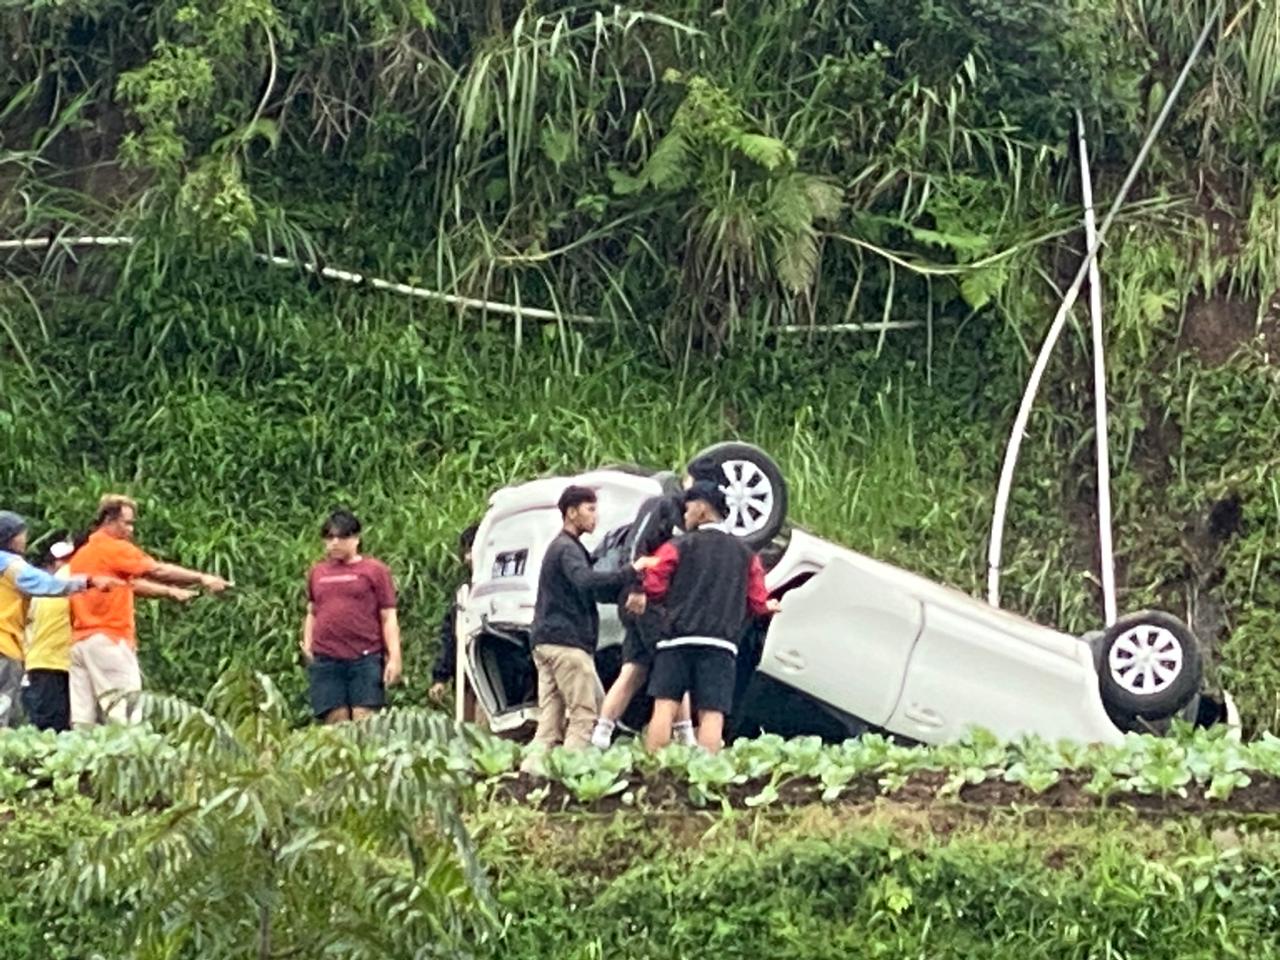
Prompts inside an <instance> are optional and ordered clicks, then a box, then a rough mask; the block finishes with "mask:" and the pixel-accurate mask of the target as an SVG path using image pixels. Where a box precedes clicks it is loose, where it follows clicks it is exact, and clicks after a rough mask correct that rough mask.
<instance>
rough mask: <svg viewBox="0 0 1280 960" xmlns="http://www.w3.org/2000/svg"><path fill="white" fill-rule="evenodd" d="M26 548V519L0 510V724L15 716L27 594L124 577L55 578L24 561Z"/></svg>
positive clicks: (100, 586) (59, 593) (63, 591)
mask: <svg viewBox="0 0 1280 960" xmlns="http://www.w3.org/2000/svg"><path fill="white" fill-rule="evenodd" d="M26 549H27V521H26V520H24V519H22V517H20V516H18V515H17V514H16V513H11V512H9V511H8V510H0V727H11V726H13V725H14V723H15V722H16V721H17V718H18V713H19V711H18V696H19V692H20V691H21V688H22V678H23V662H22V661H23V655H22V640H23V637H24V635H25V634H26V626H27V601H28V598H30V597H40V596H45V597H66V596H69V595H71V594H73V593H81V592H83V591H85V590H88V589H89V588H90V587H92V588H94V589H97V590H109V589H111V588H112V587H123V586H124V581H122V580H119V579H117V578H115V577H105V576H81V577H69V578H67V579H65V580H59V579H58V578H57V577H55V576H53V574H51V573H47V572H46V571H44V570H41V569H40V568H39V567H35V566H32V565H31V564H29V563H27V561H26V560H25V559H23V553H24V552H25V551H26Z"/></svg>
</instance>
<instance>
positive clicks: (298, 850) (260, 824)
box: [47, 669, 495, 960]
mask: <svg viewBox="0 0 1280 960" xmlns="http://www.w3.org/2000/svg"><path fill="white" fill-rule="evenodd" d="M142 699H143V709H144V711H145V712H146V715H147V716H148V718H149V719H150V720H151V722H152V723H153V725H154V726H155V727H156V728H157V729H158V730H160V731H163V732H164V733H165V734H166V737H167V740H168V742H169V743H170V744H171V745H172V747H173V748H174V749H172V750H165V751H163V752H161V753H156V754H150V755H148V754H142V753H134V754H131V755H121V756H118V757H113V758H108V760H107V761H106V762H104V763H103V764H102V765H101V766H100V767H99V770H98V775H97V777H96V778H95V783H96V787H97V789H98V790H99V792H100V794H101V796H100V799H102V800H103V801H109V802H114V803H118V804H123V805H124V806H125V807H127V808H130V809H134V810H136V809H139V808H140V807H141V806H143V805H150V806H156V805H158V806H159V807H160V808H161V812H159V813H155V814H150V815H145V816H134V817H131V818H128V819H126V820H124V821H123V822H122V824H121V827H120V829H118V830H116V831H115V832H114V833H112V834H110V835H109V836H106V837H103V838H100V839H95V840H91V841H86V842H82V843H79V844H76V845H74V846H73V847H72V848H71V850H70V851H69V854H68V856H67V858H66V860H65V861H63V862H61V863H58V864H55V865H54V866H53V867H51V868H50V876H49V877H48V883H47V890H48V894H49V896H50V897H51V898H53V899H54V900H55V901H56V902H57V903H58V904H59V905H61V906H64V907H67V908H70V909H72V910H75V909H78V908H80V907H82V906H83V905H85V904H88V903H93V902H97V903H106V904H109V905H117V906H119V907H121V908H123V909H124V910H125V911H126V915H127V918H128V922H129V924H130V940H131V942H132V950H133V955H134V956H136V957H139V958H153V957H154V958H159V957H175V956H199V957H201V958H210V960H212V958H227V960H231V958H241V957H244V958H249V957H255V958H261V960H266V958H269V957H319V956H328V955H334V956H342V957H349V958H364V957H368V958H374V957H379V958H381V957H427V956H435V955H437V954H447V955H450V956H456V955H457V953H458V950H459V946H460V944H462V943H463V942H464V941H474V940H475V939H476V938H478V937H484V936H485V935H486V934H487V933H488V932H489V931H490V930H491V929H492V924H493V921H494V916H495V915H494V911H493V907H492V904H491V900H490V897H489V894H488V892H487V888H486V884H485V880H484V876H483V874H482V872H481V870H480V868H479V866H478V865H477V863H476V860H475V857H474V854H473V850H472V847H471V843H470V840H469V838H468V836H467V833H466V830H465V829H464V826H463V823H462V820H461V817H460V813H459V809H458V806H457V788H458V787H459V786H460V785H461V784H460V780H459V776H460V775H459V774H456V773H454V772H453V771H452V770H451V764H450V740H451V739H452V738H451V734H452V727H451V725H450V724H448V723H447V722H445V721H443V720H442V719H441V718H439V717H429V716H426V715H421V716H411V715H410V716H406V715H396V714H392V715H388V716H385V717H381V718H378V719H377V720H374V721H372V722H370V723H367V724H359V725H355V726H350V725H349V726H345V727H342V728H333V727H307V728H304V729H290V728H289V723H288V718H287V711H286V709H285V704H284V702H283V699H282V698H281V696H280V695H279V693H278V692H277V690H276V688H275V686H274V684H272V682H271V681H270V680H269V679H268V678H267V677H265V676H264V675H262V674H259V673H256V672H251V671H249V670H242V669H236V670H232V671H230V672H228V673H227V674H225V675H224V676H223V677H222V679H221V680H220V681H219V682H218V683H217V685H216V686H215V687H214V688H213V689H212V690H211V691H210V693H209V696H208V698H207V700H206V703H205V705H204V707H196V706H192V705H189V704H187V703H184V702H182V701H179V700H176V699H171V698H166V697H152V696H146V695H144V696H143V698H142ZM455 766H456V765H455Z"/></svg>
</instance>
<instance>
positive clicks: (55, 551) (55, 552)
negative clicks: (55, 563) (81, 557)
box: [49, 540, 76, 560]
mask: <svg viewBox="0 0 1280 960" xmlns="http://www.w3.org/2000/svg"><path fill="white" fill-rule="evenodd" d="M75 552H76V547H75V544H73V543H72V542H71V541H70V540H59V541H58V542H57V543H55V544H53V546H51V547H49V555H50V556H51V557H53V559H55V560H65V559H66V558H67V557H69V556H71V555H72V554H73V553H75Z"/></svg>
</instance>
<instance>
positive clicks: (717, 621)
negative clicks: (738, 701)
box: [644, 482, 778, 753]
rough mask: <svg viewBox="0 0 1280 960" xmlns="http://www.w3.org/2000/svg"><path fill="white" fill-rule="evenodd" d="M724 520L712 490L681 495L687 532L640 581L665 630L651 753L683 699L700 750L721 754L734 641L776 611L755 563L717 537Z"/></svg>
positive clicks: (741, 547) (730, 539) (721, 501)
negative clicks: (689, 706)
mask: <svg viewBox="0 0 1280 960" xmlns="http://www.w3.org/2000/svg"><path fill="white" fill-rule="evenodd" d="M727 513H728V506H727V504H726V503H725V496H724V493H723V492H722V491H721V490H720V488H719V487H717V486H716V485H715V484H712V483H705V482H697V483H694V484H693V486H691V487H690V488H689V490H688V492H687V493H686V494H685V508H684V524H685V529H686V530H687V531H689V532H688V533H686V534H685V535H684V536H683V537H680V538H678V539H676V540H672V541H670V542H669V543H666V544H663V545H662V546H661V547H659V548H658V550H657V551H656V553H655V554H654V557H653V560H654V563H653V564H652V565H651V566H650V567H649V568H648V569H647V571H646V572H645V575H644V592H645V596H646V597H647V599H648V601H649V602H651V603H663V604H665V605H666V609H667V616H668V620H669V623H670V625H669V627H668V630H667V635H666V636H665V637H664V638H663V639H661V640H659V641H658V643H657V655H656V656H655V658H654V662H653V670H652V672H651V673H650V675H649V693H650V694H651V695H652V696H653V717H652V719H651V720H650V721H649V731H648V736H647V738H646V743H647V745H648V747H649V749H650V750H658V749H660V748H661V747H664V746H666V744H667V743H669V742H670V740H671V729H672V724H673V722H674V720H675V717H676V713H677V711H678V710H679V708H680V701H681V700H682V699H683V698H684V696H685V695H686V694H690V695H691V696H692V699H693V706H694V709H695V710H696V712H697V716H698V744H699V746H701V747H702V748H703V749H705V750H708V751H710V752H712V753H714V752H716V751H717V750H719V749H720V744H721V739H722V738H723V735H724V717H725V714H726V713H728V712H729V710H730V708H731V707H732V706H733V685H734V679H735V675H736V659H735V658H736V657H737V653H738V640H739V638H740V637H741V636H742V634H743V630H744V628H745V627H746V626H747V620H748V617H751V616H766V615H768V614H772V613H775V612H776V611H777V610H778V601H776V600H770V599H769V594H768V590H767V588H766V587H765V582H764V567H763V566H762V565H761V563H760V558H759V557H757V556H756V555H755V554H754V553H752V552H751V550H750V548H749V547H747V545H746V544H744V543H743V542H742V541H741V540H739V539H737V538H735V537H734V536H733V534H731V533H729V532H728V531H727V530H725V529H724V527H723V525H722V524H723V521H724V517H725V515H726V514H727Z"/></svg>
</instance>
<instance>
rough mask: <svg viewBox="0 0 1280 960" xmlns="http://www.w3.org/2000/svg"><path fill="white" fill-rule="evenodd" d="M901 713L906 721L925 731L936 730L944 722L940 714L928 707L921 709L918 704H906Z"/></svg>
mask: <svg viewBox="0 0 1280 960" xmlns="http://www.w3.org/2000/svg"><path fill="white" fill-rule="evenodd" d="M902 713H903V715H904V716H905V717H906V718H907V719H908V720H910V721H912V722H913V723H915V724H917V725H918V726H921V727H924V728H925V729H926V730H937V729H938V728H939V727H941V726H942V725H943V724H944V723H945V722H946V721H945V720H943V719H942V714H940V713H938V712H937V711H936V710H930V709H929V708H928V707H922V706H921V705H920V704H918V703H912V704H908V705H907V708H906V709H905V710H903V711H902Z"/></svg>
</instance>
